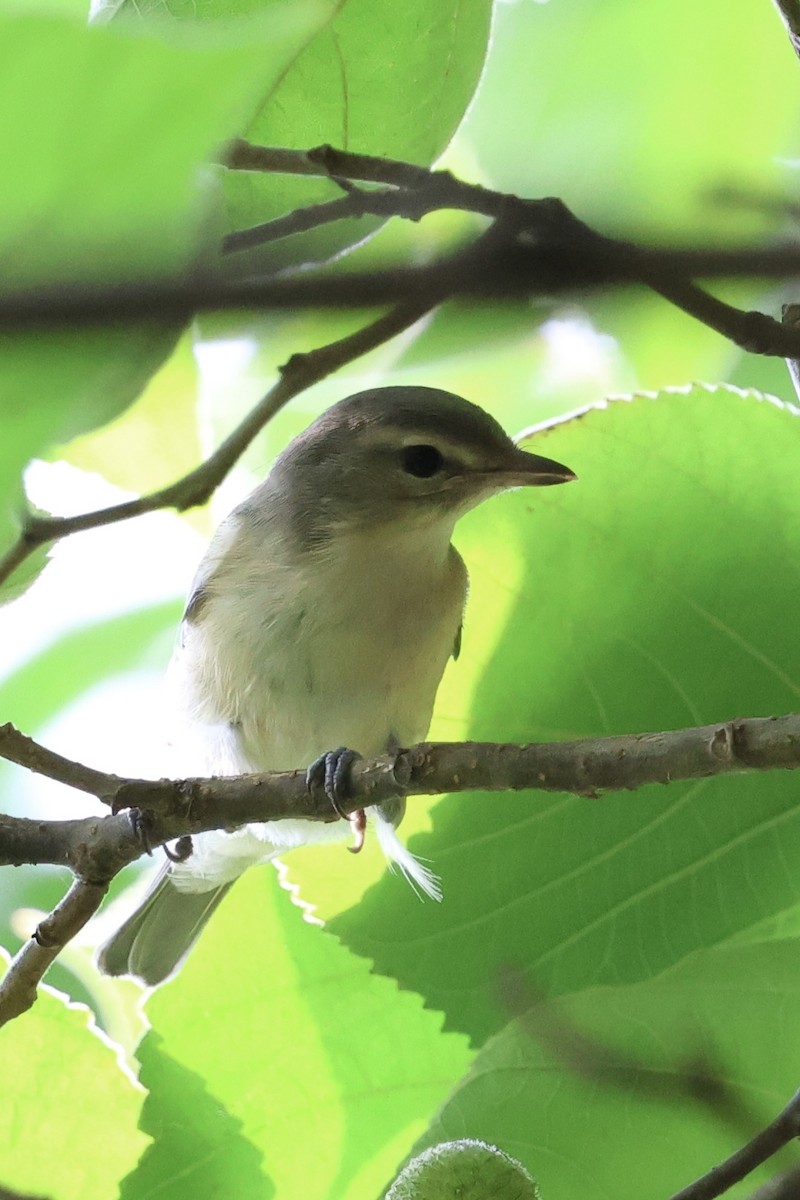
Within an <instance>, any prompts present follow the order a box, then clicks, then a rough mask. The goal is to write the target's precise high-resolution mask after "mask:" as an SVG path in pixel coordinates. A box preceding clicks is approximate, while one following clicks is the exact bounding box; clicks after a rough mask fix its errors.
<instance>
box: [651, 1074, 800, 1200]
mask: <svg viewBox="0 0 800 1200" xmlns="http://www.w3.org/2000/svg"><path fill="white" fill-rule="evenodd" d="M799 1136H800V1091H798V1092H796V1093H795V1095H794V1096H793V1097H792V1099H791V1100H790V1101H789V1103H788V1104H787V1105H786V1108H784V1110H783V1112H781V1113H779V1115H778V1116H777V1117H776V1118H775V1120H774V1121H772V1122H770V1124H769V1125H767V1127H766V1128H765V1129H762V1130H761V1132H760V1133H757V1134H756V1136H755V1137H754V1138H751V1140H750V1141H749V1142H748V1143H747V1144H746V1145H745V1146H742V1147H741V1148H740V1149H739V1150H737V1151H736V1153H735V1154H732V1155H731V1156H730V1158H726V1159H725V1161H724V1162H722V1163H719V1164H718V1165H717V1166H716V1167H712V1168H711V1170H710V1171H709V1172H708V1173H707V1174H706V1175H703V1176H701V1177H700V1179H696V1180H695V1181H694V1183H690V1184H689V1186H688V1187H685V1188H682V1189H681V1190H680V1191H679V1192H676V1193H675V1194H674V1196H672V1197H670V1200H715V1197H716V1196H721V1195H722V1194H723V1192H727V1191H728V1189H729V1188H732V1187H733V1185H734V1184H736V1183H738V1182H739V1181H740V1180H741V1179H744V1178H745V1176H746V1175H749V1174H750V1172H751V1171H754V1170H755V1169H756V1167H760V1166H761V1164H762V1163H765V1162H766V1161H767V1159H769V1158H772V1156H773V1155H774V1154H777V1153H778V1151H779V1150H781V1149H783V1147H784V1146H786V1145H788V1143H789V1142H791V1141H793V1140H794V1139H795V1138H796V1137H799Z"/></svg>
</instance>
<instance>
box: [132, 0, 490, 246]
mask: <svg viewBox="0 0 800 1200" xmlns="http://www.w3.org/2000/svg"><path fill="white" fill-rule="evenodd" d="M113 7H114V8H115V10H116V15H117V16H118V17H122V18H124V19H125V20H127V21H131V20H132V19H134V18H141V17H144V18H145V20H147V19H148V18H149V22H148V23H149V26H150V27H151V28H158V27H159V25H160V24H161V23H162V21H163V16H164V6H163V5H162V4H161V3H160V2H159V0H146V3H144V4H142V3H140V2H139V0H122V3H120V4H114V6H113ZM276 7H277V8H280V4H278V3H276V0H210V2H209V3H206V4H204V5H203V6H202V7H201V8H200V9H199V10H198V7H197V5H195V4H193V3H191V0H173V2H172V3H170V4H169V5H168V11H169V13H170V15H171V16H172V17H173V18H175V19H176V20H178V21H180V20H187V21H189V20H191V21H193V22H195V23H197V24H198V25H203V24H211V25H216V26H217V27H220V26H225V25H227V24H228V23H229V22H230V21H231V19H232V18H234V17H236V16H238V15H239V14H240V13H241V12H243V11H244V12H257V11H263V12H265V13H267V12H271V11H274V10H275V9H276ZM322 11H323V12H324V16H325V19H324V21H322V22H320V25H319V27H318V28H317V29H316V30H315V31H314V33H313V35H312V36H310V37H309V38H308V40H307V42H306V44H305V45H304V47H303V48H302V50H301V51H300V52H299V53H298V54H297V56H296V57H295V58H294V60H293V61H292V62H291V63H290V64H288V66H287V69H286V70H285V72H283V74H282V75H281V77H280V78H279V79H275V80H273V81H271V83H270V84H269V86H267V87H265V88H264V93H263V101H262V104H261V107H260V111H259V113H258V116H257V117H256V119H255V120H254V121H253V123H252V124H251V125H250V126H249V128H248V130H247V136H248V137H249V139H250V141H252V142H257V143H261V144H265V145H270V146H285V147H289V148H290V149H310V148H311V147H313V146H318V145H320V144H322V143H326V142H327V143H331V144H333V145H335V146H336V147H338V148H340V149H345V150H354V151H357V152H358V153H361V154H378V155H387V156H389V157H393V158H401V159H406V160H409V161H411V162H415V163H420V164H424V165H427V164H429V163H432V162H434V161H435V159H436V158H438V157H439V155H440V154H441V153H442V151H443V150H444V149H445V147H446V146H447V144H448V142H449V141H450V139H451V137H452V136H453V133H454V132H455V130H456V128H457V126H458V124H459V122H460V121H461V118H462V117H463V115H464V112H465V111H466V108H467V105H468V104H469V102H470V100H471V99H472V97H473V94H474V92H475V89H476V87H477V84H478V79H479V77H480V73H481V69H482V66H483V62H484V57H485V54H486V50H487V46H488V39H489V24H490V18H491V11H492V5H491V3H490V0H472V3H470V4H461V3H460V2H459V0H438V2H437V3H436V4H433V5H432V4H430V3H429V0H406V2H405V3H404V4H402V5H397V4H396V3H394V0H349V2H348V3H347V4H332V3H328V4H326V5H325V6H324V8H323V10H322ZM400 98H402V102H400ZM226 191H227V197H228V202H229V212H230V221H231V225H232V227H233V228H246V227H248V226H250V225H254V224H257V223H260V222H262V221H267V220H269V219H271V218H272V217H276V216H279V215H282V214H283V213H286V212H289V211H291V210H292V209H295V208H298V207H300V206H302V205H307V204H313V203H317V202H319V201H321V200H327V199H333V198H335V197H337V196H340V195H341V194H342V193H341V191H340V190H339V188H338V187H337V186H336V185H335V184H333V183H331V182H329V181H326V180H318V179H313V178H292V177H290V176H281V175H273V176H264V175H261V174H259V173H255V172H247V171H232V172H229V173H228V178H227V180H226ZM378 224H379V222H377V221H375V220H369V221H364V220H361V221H348V222H340V223H337V225H336V226H335V227H332V226H328V227H325V228H322V229H319V230H313V231H311V232H310V233H307V234H304V235H303V237H302V240H301V241H300V243H299V245H292V244H284V243H279V244H276V245H275V246H272V247H267V248H265V249H264V251H262V252H261V260H262V262H263V263H264V264H265V265H266V264H267V263H269V264H270V265H272V266H278V265H285V264H287V263H291V264H295V265H296V264H298V263H307V262H313V261H315V260H319V259H322V258H329V257H330V256H331V255H332V254H334V253H335V252H338V251H341V250H343V249H345V248H346V247H348V246H352V245H354V244H355V243H357V242H359V241H361V239H363V238H364V237H365V236H366V235H367V234H368V233H369V232H371V231H372V230H374V229H375V228H377V226H378ZM294 241H297V239H294Z"/></svg>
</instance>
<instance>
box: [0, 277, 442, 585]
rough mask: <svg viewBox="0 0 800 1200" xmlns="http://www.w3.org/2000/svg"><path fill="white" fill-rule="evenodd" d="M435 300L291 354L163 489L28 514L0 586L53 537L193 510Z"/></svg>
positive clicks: (400, 308) (402, 307)
mask: <svg viewBox="0 0 800 1200" xmlns="http://www.w3.org/2000/svg"><path fill="white" fill-rule="evenodd" d="M437 297H438V293H431V295H430V296H429V297H428V298H426V299H425V300H423V301H416V302H414V303H404V304H399V305H397V307H396V308H393V309H392V310H391V311H390V312H388V313H385V314H384V315H383V316H381V317H378V319H377V320H375V321H372V322H370V324H369V325H365V326H364V327H363V328H361V329H358V330H356V332H355V333H350V334H348V335H347V336H346V337H343V338H339V339H337V340H336V341H334V342H329V343H328V344H327V345H325V346H319V347H318V348H317V349H315V350H311V351H309V352H308V353H305V354H295V355H293V356H292V358H290V359H289V361H288V362H287V363H286V364H285V366H284V367H282V368H281V376H280V379H279V380H278V382H277V383H276V384H275V386H274V387H272V388H270V390H269V391H268V392H267V394H266V395H265V396H264V397H263V399H262V400H260V401H259V403H258V404H256V406H255V407H254V408H253V409H252V410H251V411H250V412H249V413H248V414H247V416H246V417H245V418H244V420H243V421H242V422H241V423H240V424H239V425H238V426H237V427H236V429H234V430H233V432H232V433H231V434H230V435H229V436H228V437H227V438H226V440H225V441H224V442H223V443H222V444H221V445H220V446H219V447H218V449H217V450H215V451H214V453H213V454H212V455H210V456H209V458H207V459H206V460H205V462H203V463H201V464H200V465H199V466H198V467H195V469H194V470H193V471H189V472H188V474H186V475H184V476H183V477H182V478H181V479H178V480H176V481H175V482H174V483H171V484H169V485H168V486H167V487H163V488H159V489H157V490H156V491H154V492H148V493H147V494H146V495H143V496H138V497H137V498H136V499H135V500H126V501H124V502H123V503H122V504H113V505H111V506H110V507H108V508H102V509H98V510H96V511H95V512H88V513H78V514H77V515H76V516H74V517H43V516H41V515H39V514H33V513H31V514H29V515H28V516H27V517H26V519H25V522H24V524H23V528H22V531H21V533H20V535H19V538H18V539H17V541H16V542H15V544H14V545H13V546H12V547H11V548H10V549H9V550H8V551H7V552H6V554H5V555H4V556H3V557H2V558H0V583H2V582H4V581H5V580H6V579H8V578H9V576H10V575H11V574H12V572H13V571H15V570H16V569H17V567H18V566H19V565H20V564H21V563H22V562H24V561H25V559H26V558H27V557H28V556H29V555H30V554H32V553H33V551H34V550H35V549H36V548H37V547H38V546H41V545H44V544H46V543H47V542H52V541H55V540H56V539H57V538H62V537H66V536H67V535H69V534H72V533H78V532H80V531H82V530H85V529H96V528H97V527H98V526H101V525H111V524H114V523H115V522H117V521H126V520H128V519H130V518H131V517H138V516H141V515H142V514H143V513H148V512H154V511H155V510H156V509H161V508H176V509H177V510H178V511H179V512H183V511H185V510H186V509H188V508H192V507H194V506H195V505H198V504H204V503H205V502H206V501H207V500H208V498H209V497H210V496H211V494H212V493H213V491H214V489H215V488H216V487H218V486H219V484H220V483H221V482H222V480H223V479H224V478H225V476H226V474H227V473H228V471H229V470H230V469H231V467H232V466H233V464H234V463H235V462H236V460H237V459H238V458H239V456H240V455H241V454H242V453H243V452H244V451H245V450H246V449H247V447H248V446H249V445H250V443H251V442H252V440H253V438H254V437H255V436H256V434H258V433H259V432H260V431H261V430H262V429H263V428H264V426H265V425H266V424H267V422H268V421H269V420H270V419H271V418H272V417H273V416H274V415H275V413H277V412H278V411H279V410H280V409H281V408H282V407H283V405H284V404H286V403H287V402H288V401H289V400H291V399H292V398H293V397H294V396H296V395H298V393H299V392H302V391H304V390H305V389H306V388H309V387H311V386H312V384H315V383H318V382H319V381H320V380H321V379H324V378H325V377H326V376H328V375H331V374H333V372H334V371H336V370H338V369H339V368H340V367H342V366H344V365H345V364H346V363H349V362H352V361H353V360H354V359H356V358H359V357H360V356H361V355H362V354H366V353H367V351H369V350H372V349H374V348H375V347H376V346H380V345H382V344H383V343H384V342H387V341H389V339H390V338H392V337H394V336H395V335H396V334H398V333H401V332H402V331H403V330H404V329H408V328H409V326H411V325H413V324H414V323H415V322H416V321H418V320H420V318H421V317H423V316H424V315H425V314H426V313H427V312H429V311H430V309H431V308H434V307H435V306H436V304H437V302H438V299H437Z"/></svg>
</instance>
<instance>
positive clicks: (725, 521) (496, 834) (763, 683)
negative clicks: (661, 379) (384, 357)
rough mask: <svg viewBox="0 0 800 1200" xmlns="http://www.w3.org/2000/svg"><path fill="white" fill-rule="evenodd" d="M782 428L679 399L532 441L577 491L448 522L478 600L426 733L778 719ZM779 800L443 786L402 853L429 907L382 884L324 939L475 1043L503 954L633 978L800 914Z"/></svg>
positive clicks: (786, 685)
mask: <svg viewBox="0 0 800 1200" xmlns="http://www.w3.org/2000/svg"><path fill="white" fill-rule="evenodd" d="M799 430H800V426H798V424H797V417H796V415H795V414H794V412H793V411H790V410H787V409H785V408H781V407H780V406H779V405H778V404H776V403H771V402H770V401H769V400H766V399H761V400H759V399H757V398H756V397H754V396H752V395H746V394H740V393H736V392H733V391H729V390H725V389H722V390H719V391H716V392H709V391H707V390H704V389H701V388H696V389H693V390H688V391H686V392H683V393H678V394H673V395H662V396H660V397H658V398H648V397H639V398H637V399H634V400H633V401H632V402H626V401H618V402H616V403H611V404H610V405H609V406H608V407H604V408H598V409H595V410H593V411H591V412H589V413H587V414H586V415H584V416H581V417H578V418H576V419H574V420H571V421H567V422H565V423H563V424H559V425H555V426H554V427H552V428H551V429H550V430H549V431H548V432H546V433H544V434H542V435H540V436H539V437H538V438H536V440H535V444H536V445H537V446H538V447H539V448H540V449H541V450H542V452H543V453H546V454H548V455H550V456H551V457H554V458H556V459H558V460H559V461H561V462H566V463H568V464H569V465H570V466H571V467H572V468H573V469H574V470H575V471H576V472H577V474H578V477H579V479H578V482H577V483H574V484H570V485H569V487H566V488H553V489H546V490H545V491H543V492H542V493H525V492H519V493H517V494H515V495H512V496H506V497H503V498H501V499H500V500H497V501H495V502H493V503H492V504H490V505H485V506H483V507H482V508H481V509H479V510H476V512H475V513H474V514H473V515H472V516H471V517H470V519H469V520H468V521H467V522H465V523H464V529H463V533H462V534H461V536H460V537H459V538H458V539H457V540H458V544H459V546H460V548H461V550H462V552H463V553H464V556H465V559H466V561H467V564H468V565H469V567H470V569H471V572H472V592H471V597H470V602H469V609H468V613H467V620H466V624H465V632H464V643H463V651H462V655H461V658H460V660H459V662H458V663H456V664H454V666H453V668H452V670H451V671H450V673H449V675H448V676H447V678H446V683H445V688H444V690H443V692H442V693H441V694H440V703H439V714H440V720H439V726H438V728H439V730H440V732H442V733H444V732H445V731H446V733H447V736H448V737H454V738H458V737H461V736H468V737H474V738H476V739H483V740H488V741H518V742H529V741H537V740H553V739H563V738H568V737H578V736H586V735H602V734H610V733H626V732H640V731H642V730H649V729H652V730H659V729H670V728H677V727H680V726H684V725H697V724H704V723H707V722H711V721H715V720H720V721H721V720H727V719H730V718H732V717H736V716H739V715H741V714H743V713H746V714H748V715H752V716H758V715H769V714H771V713H780V712H784V711H787V710H791V709H792V708H793V707H796V706H797V702H798V696H799V695H800V658H798V653H797V647H796V643H795V641H794V640H792V638H791V636H790V631H791V621H790V614H791V613H792V612H793V605H794V597H795V596H796V594H797V588H798V584H799V583H800V567H798V560H799V558H800V554H799V551H800V547H799V546H798V541H799V540H800V523H798V517H797V497H798V483H797V481H798V478H800V436H798V431H799ZM796 801H797V782H796V780H795V778H794V776H793V775H792V774H790V773H770V774H763V775H758V776H756V775H750V776H740V777H735V778H727V779H725V778H719V779H710V780H705V781H696V782H694V783H676V784H672V785H671V786H670V787H669V788H668V789H665V788H662V787H658V786H652V787H649V788H646V789H642V790H641V791H639V792H637V793H636V794H635V795H629V794H617V795H609V796H607V797H605V798H603V799H602V800H601V801H595V800H586V799H579V798H577V797H567V796H559V795H546V794H539V795H537V794H535V793H520V794H517V795H507V794H496V795H481V794H478V795H464V796H453V797H450V798H448V799H446V800H445V801H443V802H442V803H441V804H440V805H439V806H438V807H437V808H436V809H435V811H434V831H433V833H432V834H431V835H430V836H429V837H426V838H424V839H418V840H417V841H415V842H414V843H413V846H414V848H415V849H416V850H417V851H420V852H422V853H423V854H425V855H426V856H428V857H429V858H430V859H431V860H432V862H433V865H434V867H435V869H436V870H437V871H439V872H440V873H441V876H442V881H443V887H444V901H443V903H442V904H441V906H439V905H430V904H426V905H407V904H403V899H402V897H401V896H398V894H397V893H396V892H395V891H394V890H393V889H392V888H391V886H390V884H389V883H385V884H382V885H379V886H378V887H377V888H375V889H373V891H372V892H371V893H370V894H369V895H368V896H367V897H366V898H365V899H364V900H363V901H362V902H361V903H360V904H359V905H358V907H357V908H356V909H354V910H352V911H350V912H349V913H347V914H345V915H344V916H342V917H340V918H338V919H337V920H336V921H335V922H334V928H335V929H337V930H338V931H339V932H340V933H341V934H342V935H343V936H344V937H345V939H346V940H347V942H348V944H349V945H351V946H352V947H353V948H354V949H357V950H358V951H359V952H361V953H363V954H366V955H368V956H369V957H370V958H372V959H374V960H375V962H376V963H377V965H378V967H379V969H380V970H381V971H384V972H387V973H388V974H391V975H394V976H396V977H397V978H398V979H399V980H400V981H401V982H402V984H403V985H404V986H406V987H411V988H413V989H414V990H417V991H419V992H421V993H422V994H423V995H424V996H425V997H426V998H427V1000H428V1002H429V1003H430V1004H432V1005H433V1006H434V1007H436V1008H440V1009H443V1010H444V1011H445V1012H446V1013H447V1017H448V1022H449V1024H450V1025H452V1026H454V1027H457V1028H461V1029H465V1030H468V1031H470V1032H471V1033H472V1034H473V1035H475V1036H477V1037H479V1038H482V1037H484V1036H485V1035H486V1034H487V1033H488V1032H490V1031H491V1030H492V1029H494V1028H496V1026H497V1024H498V1022H499V1021H502V1013H500V1012H499V1011H498V1009H497V1005H496V1001H495V996H494V989H495V986H496V980H497V973H498V971H499V970H500V969H501V967H502V966H503V965H504V964H506V963H509V962H514V963H518V964H520V965H521V966H523V967H524V968H525V969H526V970H528V971H530V972H531V974H532V975H533V977H534V978H535V979H536V981H537V983H538V984H539V985H541V986H542V987H544V988H546V989H547V990H548V991H570V990H574V989H575V988H578V987H582V986H586V985H587V984H590V983H594V982H598V983H600V982H607V983H612V982H621V981H628V980H636V979H642V978H646V977H648V976H650V975H652V974H653V973H654V972H657V971H660V970H663V969H664V968H666V967H668V966H670V965H671V964H672V963H675V962H676V961H679V960H680V959H681V958H682V957H684V956H685V955H686V954H688V953H690V952H691V951H693V950H695V949H698V948H700V947H704V946H712V945H714V944H716V943H718V942H720V941H722V940H724V939H726V938H729V937H730V936H732V935H733V934H735V933H737V932H739V931H741V930H742V929H743V928H746V927H748V926H750V925H753V924H755V923H757V922H758V921H759V920H763V919H764V918H766V917H767V916H769V915H771V914H774V913H776V912H778V911H781V910H783V909H785V908H788V907H790V906H791V905H792V904H794V903H796V902H797V901H798V898H800V836H799V834H800V826H799V825H798V822H800V815H798V810H797V802H796ZM401 909H402V911H401Z"/></svg>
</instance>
